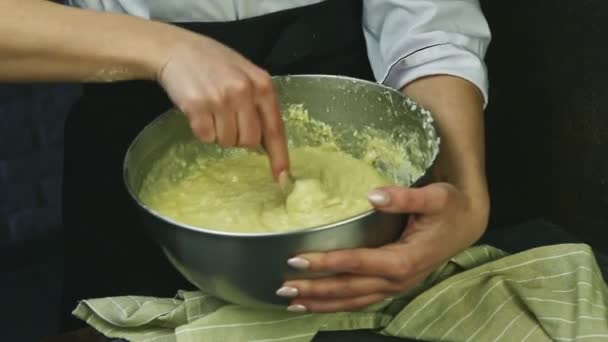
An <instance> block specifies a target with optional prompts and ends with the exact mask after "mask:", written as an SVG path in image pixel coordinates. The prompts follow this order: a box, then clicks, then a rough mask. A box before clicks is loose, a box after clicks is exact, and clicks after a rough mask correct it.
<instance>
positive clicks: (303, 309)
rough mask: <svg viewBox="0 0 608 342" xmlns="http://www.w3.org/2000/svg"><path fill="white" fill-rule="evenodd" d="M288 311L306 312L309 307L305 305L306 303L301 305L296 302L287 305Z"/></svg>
mask: <svg viewBox="0 0 608 342" xmlns="http://www.w3.org/2000/svg"><path fill="white" fill-rule="evenodd" d="M287 311H289V312H298V313H301V312H306V311H308V309H307V308H306V307H305V306H304V305H300V304H295V305H290V306H288V307H287Z"/></svg>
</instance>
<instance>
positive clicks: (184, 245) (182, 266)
mask: <svg viewBox="0 0 608 342" xmlns="http://www.w3.org/2000/svg"><path fill="white" fill-rule="evenodd" d="M274 83H275V88H276V90H277V93H278V95H279V99H280V103H281V108H283V109H284V108H287V107H288V106H290V105H292V104H303V105H304V107H305V108H306V109H307V110H308V112H309V114H310V117H312V118H314V119H316V120H319V121H322V122H324V123H326V124H328V125H330V126H332V127H338V126H340V125H344V124H345V123H348V125H349V126H351V127H354V128H361V129H363V128H366V127H370V126H371V127H373V128H375V129H377V130H383V131H386V132H413V133H415V134H413V136H415V137H417V138H416V140H417V141H414V142H413V146H414V147H415V148H417V149H418V150H419V152H420V153H418V154H417V155H418V157H417V158H415V160H412V162H414V163H417V164H418V165H419V166H421V167H422V168H423V170H428V169H429V168H430V167H431V166H432V164H433V162H434V160H435V158H436V156H437V153H438V149H439V138H438V137H437V134H436V131H435V128H434V126H433V121H432V117H431V114H430V113H429V112H428V111H425V110H424V109H422V108H421V107H420V106H418V105H417V104H416V103H415V102H413V101H412V100H411V99H409V98H406V97H404V96H403V95H401V94H400V93H399V92H397V91H395V90H393V89H390V88H387V87H384V86H382V85H379V84H376V83H372V82H367V81H362V80H357V79H352V78H347V77H340V76H326V75H296V76H282V77H275V78H274ZM288 134H289V132H288ZM189 139H193V135H192V132H191V130H190V128H189V126H188V122H187V120H186V118H185V116H184V115H183V114H182V113H179V112H178V111H176V110H170V111H168V112H166V113H164V114H162V115H160V116H159V117H158V118H157V119H155V120H154V121H153V122H151V123H150V124H149V125H148V126H146V127H145V128H144V129H143V130H142V131H141V132H140V134H139V135H138V136H137V137H136V138H135V139H134V141H133V142H132V144H131V146H130V147H129V149H128V151H127V153H126V156H125V162H124V170H123V171H124V180H125V184H126V187H127V190H128V192H129V193H130V195H131V196H132V198H133V199H134V201H135V202H136V203H137V204H138V206H139V208H140V209H141V210H140V211H141V214H142V224H143V225H144V226H145V228H146V230H147V231H148V232H149V233H150V234H151V235H152V236H153V238H154V239H155V240H156V241H157V243H158V244H159V245H160V246H161V248H162V249H163V251H164V253H165V254H166V256H167V257H168V258H169V260H170V261H171V263H172V264H173V265H174V266H175V267H176V268H177V270H179V272H180V273H181V274H183V275H184V277H185V278H186V279H188V281H190V282H191V283H192V284H194V285H195V286H196V287H197V288H199V289H200V290H201V291H203V292H205V293H209V294H211V295H214V296H217V297H219V298H221V299H224V300H226V301H228V302H232V303H236V304H240V305H245V306H252V307H266V306H277V305H280V306H284V305H287V304H288V300H285V299H282V298H279V297H278V296H277V295H276V294H275V291H276V290H277V289H278V288H279V287H280V286H281V284H282V283H283V282H284V281H285V280H286V279H289V278H293V277H314V276H319V275H318V274H307V273H302V272H299V271H296V270H293V269H291V268H290V267H289V266H288V265H287V262H286V261H287V259H289V258H290V257H293V256H295V255H297V254H299V253H303V252H311V251H329V250H336V249H345V248H357V247H376V246H381V245H384V244H387V243H390V242H393V241H395V240H396V239H397V238H398V237H399V235H400V234H401V232H402V229H403V227H404V225H405V223H406V220H407V217H406V215H396V214H385V213H380V212H377V211H374V210H370V211H368V212H366V213H362V214H361V215H358V216H356V217H352V218H349V219H346V220H343V221H341V222H337V223H333V224H330V225H326V226H321V227H313V228H308V229H304V230H296V231H289V232H284V233H259V234H244V233H227V232H221V231H215V230H208V229H202V228H198V227H191V226H188V225H184V224H181V223H179V222H175V221H173V220H171V219H168V218H166V217H163V216H162V215H160V214H159V213H157V212H155V211H154V210H153V209H151V208H149V207H147V206H146V205H145V204H144V203H142V202H141V201H140V199H139V198H138V193H139V190H140V187H141V185H142V182H143V180H144V178H145V177H146V175H147V174H148V172H149V170H150V169H151V167H152V165H153V164H154V162H155V161H156V160H158V159H159V158H160V157H161V156H162V155H163V154H164V153H165V152H166V151H167V150H168V149H169V148H170V147H171V146H172V145H174V144H176V143H178V142H182V141H187V140H189ZM423 181H424V175H420V176H419V177H417V178H414V179H403V180H402V183H403V185H411V186H416V185H418V184H420V183H421V182H423Z"/></svg>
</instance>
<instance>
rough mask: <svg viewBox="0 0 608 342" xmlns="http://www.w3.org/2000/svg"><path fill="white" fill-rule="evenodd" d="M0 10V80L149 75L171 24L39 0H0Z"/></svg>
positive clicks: (101, 79) (102, 79)
mask: <svg viewBox="0 0 608 342" xmlns="http://www.w3.org/2000/svg"><path fill="white" fill-rule="evenodd" d="M0 13H5V14H6V15H4V16H3V18H2V20H0V81H79V82H83V81H84V82H86V81H91V82H108V81H117V80H126V79H154V78H155V77H156V75H155V72H156V71H157V69H158V68H159V67H160V65H162V63H163V60H162V59H163V58H164V53H163V49H165V50H166V49H167V46H162V43H161V42H162V41H163V38H164V37H165V36H167V35H169V34H171V33H172V31H174V30H177V29H176V28H173V27H171V26H169V25H166V24H162V23H157V22H152V21H148V20H143V19H138V18H135V17H131V16H127V15H120V14H111V13H103V12H95V11H90V10H81V9H76V8H70V7H67V6H62V5H58V4H54V3H52V2H49V1H45V0H0ZM167 41H169V39H168V37H167Z"/></svg>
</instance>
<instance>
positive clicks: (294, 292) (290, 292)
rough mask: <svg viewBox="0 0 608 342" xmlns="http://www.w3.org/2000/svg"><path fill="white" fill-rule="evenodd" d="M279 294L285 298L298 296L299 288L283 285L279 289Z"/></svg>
mask: <svg viewBox="0 0 608 342" xmlns="http://www.w3.org/2000/svg"><path fill="white" fill-rule="evenodd" d="M276 293H277V296H280V297H285V298H294V297H297V296H298V289H296V288H295V287H289V286H283V287H281V288H280V289H278V290H277V292H276Z"/></svg>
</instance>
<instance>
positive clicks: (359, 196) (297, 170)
mask: <svg viewBox="0 0 608 342" xmlns="http://www.w3.org/2000/svg"><path fill="white" fill-rule="evenodd" d="M285 124H286V128H287V131H288V133H289V145H290V158H291V170H290V171H291V173H292V175H293V176H294V178H295V180H296V182H295V186H294V189H293V192H292V193H291V194H290V195H289V196H287V197H286V196H285V194H284V193H283V192H282V191H281V189H280V187H279V186H278V184H277V183H276V182H275V181H274V180H273V179H272V177H271V172H270V167H269V165H268V157H267V156H266V155H262V154H258V153H255V152H248V151H245V150H242V149H228V150H223V151H222V152H221V153H219V154H217V153H215V154H214V153H209V150H207V151H206V152H205V151H203V146H207V145H202V144H201V143H200V142H198V141H196V140H193V141H189V142H181V143H179V144H176V145H174V146H172V147H171V148H170V149H169V151H167V153H165V154H164V156H163V157H162V158H160V159H159V160H157V161H156V162H155V164H154V166H153V168H152V170H151V171H150V172H149V174H148V175H147V176H146V178H145V180H144V182H143V185H142V187H141V190H140V192H139V195H140V199H141V200H142V202H143V203H144V204H146V205H147V206H148V207H150V208H152V209H154V210H156V211H157V212H159V213H160V214H161V215H164V216H166V217H169V218H171V219H173V220H175V221H177V222H182V223H186V224H188V225H191V226H195V227H202V228H206V229H212V230H221V231H229V232H245V233H259V232H278V231H287V230H295V229H305V228H310V227H315V226H319V225H326V224H331V223H334V222H338V221H341V220H343V219H347V218H350V217H353V216H356V215H359V214H362V213H364V212H365V211H367V210H369V209H371V205H370V204H369V202H368V200H367V196H366V194H367V193H368V192H369V191H371V190H373V189H374V188H376V187H378V186H382V185H387V184H395V183H398V184H403V185H408V183H409V180H410V179H411V178H412V177H416V176H418V175H420V174H421V171H422V170H420V169H419V168H416V167H414V166H413V165H412V163H411V162H410V160H409V158H408V155H409V153H408V151H409V150H408V145H407V144H408V139H403V141H400V142H395V141H394V140H393V139H391V138H390V137H388V136H387V135H386V134H383V133H382V132H378V131H376V130H374V129H372V128H368V129H366V130H363V131H356V130H348V129H346V130H342V131H335V130H334V129H333V128H332V127H330V126H328V125H327V124H325V123H323V122H320V121H317V120H314V119H312V118H310V117H309V115H308V112H307V111H306V110H305V109H304V108H303V106H302V105H292V106H289V107H288V109H287V113H286V117H285ZM345 138H348V139H346V140H345ZM345 151H356V153H357V158H355V157H354V156H353V155H351V154H349V153H347V152H345ZM378 170H381V171H382V173H380V172H379V171H378Z"/></svg>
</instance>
